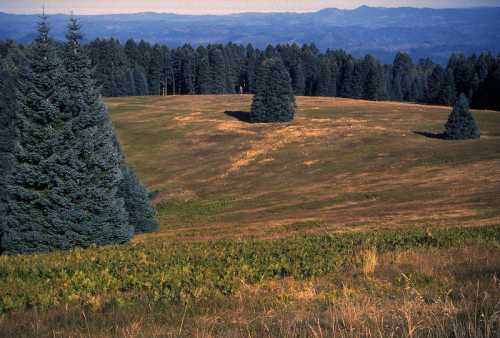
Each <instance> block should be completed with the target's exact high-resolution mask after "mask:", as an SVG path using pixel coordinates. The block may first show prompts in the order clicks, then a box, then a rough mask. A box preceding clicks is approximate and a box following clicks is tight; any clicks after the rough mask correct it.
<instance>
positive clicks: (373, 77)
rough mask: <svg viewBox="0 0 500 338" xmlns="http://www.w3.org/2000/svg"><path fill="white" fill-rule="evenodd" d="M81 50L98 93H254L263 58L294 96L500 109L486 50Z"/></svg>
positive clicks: (7, 51)
mask: <svg viewBox="0 0 500 338" xmlns="http://www.w3.org/2000/svg"><path fill="white" fill-rule="evenodd" d="M24 48H25V47H24V46H22V45H16V44H15V43H14V42H12V41H4V42H1V43H0V57H1V58H2V59H3V62H4V63H7V64H12V65H19V64H22V62H23V52H22V51H23V49H24ZM86 49H87V52H88V54H89V56H90V58H91V61H92V64H93V66H94V69H95V76H96V78H97V80H98V83H99V84H100V85H101V86H102V93H103V95H104V96H130V95H135V96H143V95H192V94H234V93H252V94H253V93H255V89H256V80H257V76H256V74H257V72H258V68H259V66H260V65H261V63H262V61H263V60H264V59H268V58H274V57H279V58H281V59H282V61H283V63H284V65H285V66H286V68H287V70H288V72H289V74H290V77H291V79H292V87H293V91H294V93H295V95H306V96H338V97H346V98H359V99H367V100H392V101H409V102H420V103H429V104H443V105H452V104H453V103H454V102H455V101H456V99H457V97H458V96H459V95H460V94H461V93H464V94H465V95H466V96H467V98H468V99H469V100H470V102H471V106H472V107H473V108H485V109H486V108H487V109H496V110H500V96H499V95H497V93H498V91H499V90H500V56H494V55H492V54H491V53H482V54H480V55H471V56H464V55H462V54H454V55H451V56H450V58H449V60H448V64H447V65H446V66H445V67H444V66H442V65H439V64H435V63H433V62H432V61H431V60H430V59H421V60H419V61H418V62H416V63H415V62H414V60H412V59H411V57H410V56H409V55H408V54H406V53H402V52H401V53H398V54H397V55H396V57H395V59H394V62H393V63H392V64H388V65H386V64H382V63H381V62H380V61H379V60H377V59H376V58H375V57H373V56H371V55H367V56H365V57H364V58H355V57H353V56H352V55H350V54H348V53H347V52H345V51H343V50H327V51H326V52H321V51H320V50H319V49H318V48H316V46H315V45H313V44H305V45H303V46H302V47H301V46H299V45H297V44H291V45H288V44H286V45H277V46H271V45H270V46H268V47H267V48H266V49H265V50H260V49H257V48H254V47H253V46H252V45H248V46H243V45H237V44H233V43H228V44H226V45H220V44H209V45H206V46H200V47H198V48H196V49H194V48H193V47H192V46H190V45H188V44H186V45H184V46H182V47H178V48H168V47H167V46H164V45H159V44H155V45H151V44H149V43H148V42H144V41H140V42H136V41H134V40H132V39H130V40H128V41H127V42H126V43H125V44H121V43H120V42H119V41H118V40H116V39H96V40H94V41H92V42H90V43H88V44H87V45H86Z"/></svg>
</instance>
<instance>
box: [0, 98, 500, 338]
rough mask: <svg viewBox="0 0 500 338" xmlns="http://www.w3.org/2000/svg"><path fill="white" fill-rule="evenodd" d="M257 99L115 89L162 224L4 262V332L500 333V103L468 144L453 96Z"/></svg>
mask: <svg viewBox="0 0 500 338" xmlns="http://www.w3.org/2000/svg"><path fill="white" fill-rule="evenodd" d="M250 102H251V97H250V96H246V95H242V96H237V95H232V96H177V97H129V98H113V99H106V103H107V105H108V108H109V111H110V113H111V117H112V119H113V122H114V125H115V128H116V131H117V133H118V136H119V139H120V142H121V144H122V145H123V149H124V152H125V154H126V156H127V159H128V160H129V162H130V163H131V165H132V166H133V167H134V168H135V169H136V171H137V173H138V174H139V176H140V177H141V179H142V180H143V182H145V183H146V185H147V186H148V188H149V189H150V190H151V192H152V197H153V200H154V204H155V206H156V209H157V212H158V220H159V222H160V231H159V232H158V233H154V234H146V235H140V236H137V237H136V238H135V239H134V241H133V242H132V243H131V244H129V245H125V246H111V247H104V248H90V249H86V250H73V251H71V252H54V253H49V254H37V255H25V256H17V257H0V336H2V337H3V336H5V337H13V336H15V337H24V336H26V337H29V336H50V337H67V336H73V337H114V336H119V337H164V336H172V337H176V336H200V337H215V336H217V337H219V336H227V337H235V336H236V337H238V336H241V337H243V336H246V337H248V336H253V337H261V336H268V337H275V336H301V337H302V336H311V337H323V336H338V337H359V336H364V337H375V336H376V337H387V336H398V337H399V336H402V337H443V336H451V337H496V336H498V334H499V333H500V281H499V279H498V278H499V275H500V205H499V202H498V196H499V195H500V115H499V113H498V112H492V111H474V113H475V115H476V118H477V119H478V121H479V125H480V127H481V131H482V138H481V139H480V140H473V141H460V142H451V141H445V140H441V139H438V138H435V137H432V135H433V134H437V133H439V132H441V131H442V128H443V125H444V123H445V122H446V118H447V116H448V114H449V112H450V108H447V107H437V106H422V105H415V104H402V103H389V102H368V101H356V100H348V99H338V98H318V97H308V98H305V97H299V98H298V101H297V103H298V109H297V115H296V119H295V121H294V122H292V123H287V124H249V123H247V122H245V121H244V120H245V114H246V113H245V112H248V111H249V107H250ZM423 134H425V135H427V136H425V135H423Z"/></svg>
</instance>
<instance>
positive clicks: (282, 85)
mask: <svg viewBox="0 0 500 338" xmlns="http://www.w3.org/2000/svg"><path fill="white" fill-rule="evenodd" d="M294 114H295V96H294V94H293V89H292V84H291V79H290V75H289V74H288V71H287V70H286V68H285V65H284V64H283V62H282V61H281V59H279V58H271V59H268V60H265V61H264V63H263V64H262V65H261V67H260V68H259V75H258V78H257V92H256V94H255V96H254V99H253V102H252V111H251V114H250V118H251V121H252V122H289V121H292V120H293V118H294Z"/></svg>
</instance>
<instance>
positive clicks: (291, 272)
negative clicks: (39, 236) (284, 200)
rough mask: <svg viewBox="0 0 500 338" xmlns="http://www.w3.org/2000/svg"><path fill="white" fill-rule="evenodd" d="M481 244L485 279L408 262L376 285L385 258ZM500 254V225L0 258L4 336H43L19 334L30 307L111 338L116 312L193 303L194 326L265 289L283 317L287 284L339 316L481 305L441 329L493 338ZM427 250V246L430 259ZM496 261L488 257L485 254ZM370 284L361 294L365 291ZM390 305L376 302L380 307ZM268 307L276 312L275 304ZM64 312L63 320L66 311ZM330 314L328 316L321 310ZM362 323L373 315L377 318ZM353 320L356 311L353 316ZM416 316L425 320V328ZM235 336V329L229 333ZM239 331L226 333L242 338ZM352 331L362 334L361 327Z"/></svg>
mask: <svg viewBox="0 0 500 338" xmlns="http://www.w3.org/2000/svg"><path fill="white" fill-rule="evenodd" d="M479 246H481V247H482V250H483V253H482V254H481V259H486V262H487V264H486V265H484V264H483V266H482V267H481V268H480V267H476V268H475V269H478V270H479V271H476V272H475V273H474V274H472V275H468V274H469V273H466V274H465V275H464V276H462V275H461V273H462V272H463V271H462V268H463V269H464V270H468V269H472V268H473V267H472V266H469V267H461V268H459V269H457V267H455V268H454V269H455V270H454V272H453V275H454V279H453V281H451V280H447V279H446V277H442V278H441V277H437V276H436V275H435V274H434V273H427V272H426V271H425V270H420V269H418V268H415V267H413V266H407V267H405V266H404V264H400V266H399V267H398V268H399V269H401V271H383V273H381V274H380V277H381V279H379V280H378V279H376V278H375V279H372V278H371V277H370V276H372V275H373V274H374V273H375V271H376V270H378V267H377V264H378V263H379V262H378V256H379V255H382V256H384V257H390V253H393V255H405V253H410V254H411V252H413V253H415V252H427V253H428V252H435V254H436V256H437V257H438V256H439V255H440V254H441V253H442V252H448V251H440V250H439V249H448V250H453V249H451V248H453V247H465V248H467V247H473V248H474V247H479ZM499 246H500V226H490V227H475V228H461V229H449V228H436V229H425V230H424V229H420V230H418V229H410V230H405V231H384V232H373V233H350V234H343V235H331V236H329V235H325V236H307V237H295V238H289V239H282V240H275V241H254V240H246V241H216V242H199V243H190V244H187V243H181V244H179V243H173V242H161V241H157V242H151V243H148V245H144V244H137V245H132V246H123V247H107V248H95V249H90V250H76V251H72V252H70V253H67V252H61V253H53V254H38V255H25V256H17V257H2V258H0V276H1V279H0V290H1V293H0V311H1V312H2V313H4V315H3V316H2V321H0V325H1V326H0V328H2V330H0V332H10V333H11V334H13V333H14V332H17V333H16V334H22V333H25V334H28V333H29V332H31V333H34V332H33V331H32V330H33V329H34V327H33V326H31V327H30V326H24V327H23V326H21V327H19V326H18V325H16V324H15V321H17V320H18V318H19V316H21V314H23V316H24V314H25V312H24V311H25V310H27V309H31V310H30V311H29V313H30V314H29V318H31V317H32V316H33V315H34V314H35V315H37V316H39V313H45V314H44V315H42V319H41V321H42V326H47V325H50V324H49V323H48V322H44V321H46V320H48V319H49V318H50V314H51V313H52V314H53V313H59V314H58V316H62V317H63V318H64V316H69V317H74V319H73V320H76V319H78V318H79V317H80V316H81V314H82V313H83V316H87V314H89V315H90V316H92V317H91V318H94V319H91V320H89V319H88V318H87V319H86V323H85V325H90V326H92V327H93V328H92V330H96V332H95V334H104V333H106V332H103V331H101V330H107V331H108V332H107V334H110V333H111V332H110V331H109V330H112V329H111V328H109V327H108V328H105V327H102V326H101V327H100V326H99V325H102V323H103V322H102V321H103V320H104V321H106V320H112V318H111V317H107V316H109V315H110V313H115V314H116V313H118V314H119V313H123V314H122V315H124V313H127V312H129V311H131V313H134V314H135V315H139V314H141V316H144V317H142V319H141V321H143V320H145V321H151V320H152V318H148V313H149V316H150V315H152V313H151V312H146V313H144V312H142V310H138V309H143V308H144V307H147V308H149V309H150V311H151V309H153V308H154V309H156V310H157V311H158V315H160V314H161V313H164V314H163V315H165V312H166V313H167V316H173V315H172V314H171V313H170V312H172V311H175V310H174V309H175V308H176V307H182V306H184V307H185V309H186V311H187V308H188V307H192V308H191V311H192V313H191V314H190V318H191V319H193V317H194V316H196V315H200V314H201V313H202V312H203V311H208V310H209V309H210V308H212V307H213V306H215V308H219V309H220V310H222V311H228V310H230V309H234V304H232V302H233V301H235V300H234V297H235V296H236V295H240V296H241V297H246V299H247V300H248V301H249V298H250V297H251V296H250V295H248V294H247V295H246V296H243V294H245V293H246V292H250V290H251V289H253V290H254V291H255V292H261V291H262V292H264V295H265V296H264V298H263V299H262V301H263V302H271V303H269V304H268V305H267V306H269V308H270V309H275V310H276V309H279V307H278V306H277V305H278V304H279V303H276V302H281V303H283V304H287V303H289V302H291V301H292V298H294V297H296V296H297V295H294V294H293V293H288V292H287V291H286V288H288V287H291V288H294V287H297V288H299V289H300V290H302V291H301V292H306V293H307V292H312V293H313V294H314V293H317V292H322V298H323V299H322V300H321V301H319V303H317V304H315V305H314V303H315V302H313V303H312V304H308V306H319V309H320V311H319V312H318V313H316V316H319V315H320V314H321V313H323V312H324V311H334V312H338V311H339V310H340V308H338V306H339V303H337V302H338V301H339V302H340V303H341V302H342V301H348V300H349V302H350V304H351V306H354V304H356V303H357V304H358V305H357V306H358V307H359V306H360V305H361V304H360V303H358V302H359V301H361V300H362V299H363V298H364V297H368V298H369V299H371V300H370V302H377V299H383V298H385V297H387V298H388V299H386V301H387V302H389V303H391V302H392V301H394V300H397V301H396V303H397V302H399V301H401V300H402V299H403V300H405V302H407V305H408V306H409V307H410V308H408V311H410V312H411V311H413V310H412V309H411V307H412V306H414V305H411V303H413V302H415V301H418V302H421V305H424V304H435V307H441V306H443V305H444V304H446V306H449V307H453V306H458V307H459V308H460V307H461V306H465V303H466V302H467V303H468V302H471V301H472V302H477V304H476V308H475V309H474V311H475V312H474V311H472V309H467V308H463V309H461V310H460V311H458V310H457V313H451V314H450V315H449V316H450V317H449V318H447V319H446V320H445V319H440V320H445V321H447V320H450V323H446V325H447V326H446V327H443V328H441V329H442V330H444V331H443V332H447V330H451V329H453V326H450V327H448V326H449V325H452V323H455V324H453V325H461V326H463V327H464V328H465V327H466V326H467V325H474V327H469V328H468V329H470V330H473V331H471V332H477V333H481V334H484V335H486V336H491V337H493V334H495V332H498V331H497V330H498V328H499V327H498V324H499V322H498V320H499V318H498V311H499V310H500V309H499V308H498V307H499V305H500V304H498V297H496V295H498V291H499V289H498V288H499V285H498V280H497V279H496V278H497V275H496V274H497V273H498V266H499V265H498V256H499V255H498V254H499V253H500V250H499ZM421 249H426V250H425V251H420V250H421ZM409 250H412V251H409ZM415 250H416V251H415ZM464 250H465V252H467V250H466V249H464ZM456 252H457V253H460V255H459V257H460V259H464V258H465V257H463V256H462V255H463V254H464V251H462V250H456ZM485 254H486V256H485V257H484V256H482V255H485ZM429 258H430V257H429ZM475 258H477V257H470V259H475ZM466 263H468V264H470V263H479V262H466ZM385 264H387V266H386V267H385V268H388V269H389V270H390V269H394V268H396V267H393V266H392V264H390V263H388V262H385ZM427 264H429V263H427ZM446 264H448V263H446ZM396 265H398V264H396ZM430 266H433V264H430ZM434 268H437V270H439V267H436V266H434V267H432V269H434ZM461 271H462V272H461ZM381 272H382V271H381ZM439 273H440V272H438V274H439ZM346 276H349V277H348V278H347V277H346ZM289 278H292V279H289ZM469 279H472V280H474V281H476V282H477V286H476V294H475V297H476V298H475V299H471V298H470V297H471V294H467V295H466V294H464V291H465V289H464V288H467V287H469V288H470V286H471V285H467V283H469V282H470V281H471V280H469ZM278 280H280V281H282V282H283V283H280V284H274V285H280V286H279V287H278V290H268V291H267V292H265V291H263V290H265V289H266V288H267V287H269V286H270V285H273V283H275V282H277V281H278ZM273 281H274V282H273ZM455 283H458V284H455ZM464 283H465V284H464ZM294 285H295V286H294ZM314 285H316V286H314ZM260 288H263V290H260ZM358 288H359V289H360V291H356V290H357V289H358ZM279 289H281V290H279ZM259 290H260V291H259ZM274 291H278V292H274ZM421 292H429V295H428V296H426V295H425V294H422V293H421ZM485 292H486V293H488V294H490V296H487V295H486V294H485ZM306 296H307V295H306ZM358 297H360V298H358ZM485 297H486V298H485ZM489 297H493V298H489ZM280 298H281V299H280ZM273 299H274V300H273ZM218 302H221V303H220V304H219V303H218ZM254 302H255V300H253V301H250V304H245V305H244V307H247V309H246V311H248V310H249V309H248V307H252V306H257V304H255V303H254ZM321 304H323V305H321ZM327 304H328V305H327ZM405 304H406V303H405ZM460 304H461V305H460ZM380 305H381V304H378V305H377V304H376V303H373V304H372V306H375V307H376V306H380ZM260 306H263V307H264V308H266V305H265V304H261V305H260ZM324 306H327V307H326V308H324ZM387 306H389V305H387ZM478 306H479V308H478ZM322 307H323V309H321V308H322ZM63 309H64V310H63ZM47 310H49V311H47ZM56 310H58V312H54V311H56ZM20 311H21V312H20ZM61 311H62V313H61ZM261 311H263V309H260V310H258V311H257V313H255V315H256V316H261V315H264V314H263V313H260V312H261ZM357 311H361V309H358V310H357ZM461 311H465V312H461ZM468 311H472V312H470V313H469V312H468ZM410 312H409V313H407V316H410V317H411V318H410V317H408V318H403V321H406V324H405V325H406V326H404V327H398V326H397V325H396V326H393V325H392V324H391V325H389V326H387V327H385V326H383V325H382V326H381V327H378V326H377V325H380V323H376V322H373V323H371V325H370V326H368V327H366V328H365V329H375V328H378V329H379V330H383V331H382V332H385V330H387V329H390V330H395V331H394V332H399V333H407V330H410V329H411V328H410V326H414V327H413V328H412V330H419V329H420V328H419V326H420V324H419V323H420V322H419V320H420V319H416V318H415V319H414V318H413V316H414V314H412V313H410ZM6 313H7V314H6ZM99 313H101V314H104V318H101V319H99V320H97V319H96V317H94V316H97V314H99ZM168 313H170V314H168ZM185 315H186V314H185ZM323 315H324V313H323V314H321V316H323ZM352 315H355V314H352ZM357 315H359V316H363V317H364V316H365V315H367V313H364V314H361V313H358V314H357ZM379 315H380V316H381V317H380V319H381V320H383V318H386V317H388V318H389V317H391V316H392V314H390V313H388V314H387V315H382V314H379ZM119 316H121V315H119ZM344 316H347V314H345V313H344ZM461 316H463V317H461ZM467 316H474V317H477V318H475V320H476V322H475V323H472V322H469V320H470V319H471V318H470V317H467ZM106 318H107V319H106ZM254 319H255V318H254ZM36 320H37V321H38V320H40V319H39V318H37V319H36ZM308 320H311V318H310V319H308ZM318 320H319V318H318ZM339 320H340V321H342V320H343V321H345V320H349V321H353V320H355V318H354V317H352V318H344V319H340V318H337V319H335V318H330V319H326V320H323V319H322V320H321V321H318V322H317V323H314V321H311V322H310V323H309V325H313V326H312V327H310V328H308V327H307V326H304V327H300V324H299V323H298V322H297V323H294V324H291V323H288V324H286V325H285V326H289V325H292V328H290V327H289V328H287V330H293V331H295V330H297V333H299V332H301V331H304V332H309V333H312V332H316V330H330V329H332V327H331V325H343V324H342V323H341V322H340V321H339ZM413 320H416V322H414V323H413V322H412V321H413ZM94 321H95V323H94ZM89 322H90V324H89ZM77 323H78V324H77V325H76V326H74V325H75V324H76V322H74V324H73V326H72V325H69V328H70V330H80V329H81V328H82V323H81V322H80V321H79V320H77ZM99 323H101V324H99ZM172 323H176V322H175V321H169V322H167V323H165V324H166V325H171V324H172ZM277 324H278V323H272V324H271V326H276V325H277ZM358 324H360V323H357V324H356V323H353V325H354V326H356V325H358ZM393 324H394V323H393ZM434 324H436V323H434ZM434 324H433V325H434ZM37 325H38V324H37ZM56 325H60V324H56ZM65 325H68V324H65ZM261 325H262V326H261V327H258V326H259V325H257V326H255V325H249V326H248V327H247V329H249V330H257V331H254V334H257V332H258V331H259V330H264V327H265V324H263V323H261ZM297 325H299V326H297ZM374 325H375V326H374ZM229 326H231V325H229ZM236 326H237V325H236ZM293 326H296V327H295V328H293ZM237 327H238V326H237ZM241 328H243V326H242V327H240V329H241ZM67 329H68V327H67ZM87 329H88V327H87ZM204 329H208V327H205V328H204ZM226 329H228V327H226V328H225V329H224V328H223V330H226ZM281 329H285V327H281V328H280V327H279V326H278V327H274V328H273V330H281ZM352 329H353V327H352V328H351V330H352ZM455 329H457V328H455ZM9 330H11V331H9ZM180 330H182V328H180ZM398 330H399V331H398ZM425 330H430V331H429V332H432V330H433V329H432V328H429V327H427V328H425ZM293 331H292V332H293ZM230 332H231V331H228V332H226V333H227V334H229V335H231V333H230ZM261 332H262V333H263V331H261ZM274 332H275V333H278V332H276V331H274ZM346 332H349V330H348V331H346ZM35 333H36V332H35ZM46 333H47V332H46ZM115 333H118V332H115ZM193 333H194V332H191V334H193ZM223 333H224V332H221V334H223ZM282 333H283V332H282ZM290 333H291V332H290ZM351 333H352V334H355V331H352V332H351ZM372 333H373V334H376V332H372ZM140 334H144V336H149V334H145V331H143V330H142V329H141V330H139V331H138V332H136V335H140ZM269 335H273V334H272V332H269Z"/></svg>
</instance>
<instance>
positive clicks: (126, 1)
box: [0, 0, 500, 15]
mask: <svg viewBox="0 0 500 338" xmlns="http://www.w3.org/2000/svg"><path fill="white" fill-rule="evenodd" d="M44 4H45V7H46V11H47V13H49V14H53V13H66V14H67V13H70V12H74V13H75V14H77V15H85V14H111V13H136V12H167V13H180V14H228V13H238V12H271V11H272V12H308V11H316V10H319V9H322V8H328V7H336V8H343V9H351V8H356V7H359V6H361V5H368V6H383V7H403V6H411V7H432V8H445V7H473V6H500V0H475V1H471V0H433V1H431V0H421V1H418V0H399V1H396V0H364V1H363V0H360V1H356V0H351V1H348V0H233V1H228V0H210V1H200V0H197V1H195V0H140V1H138V0H113V1H106V0H12V1H11V0H0V11H1V12H7V13H19V14H32V13H40V12H41V8H42V6H43V5H44Z"/></svg>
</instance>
